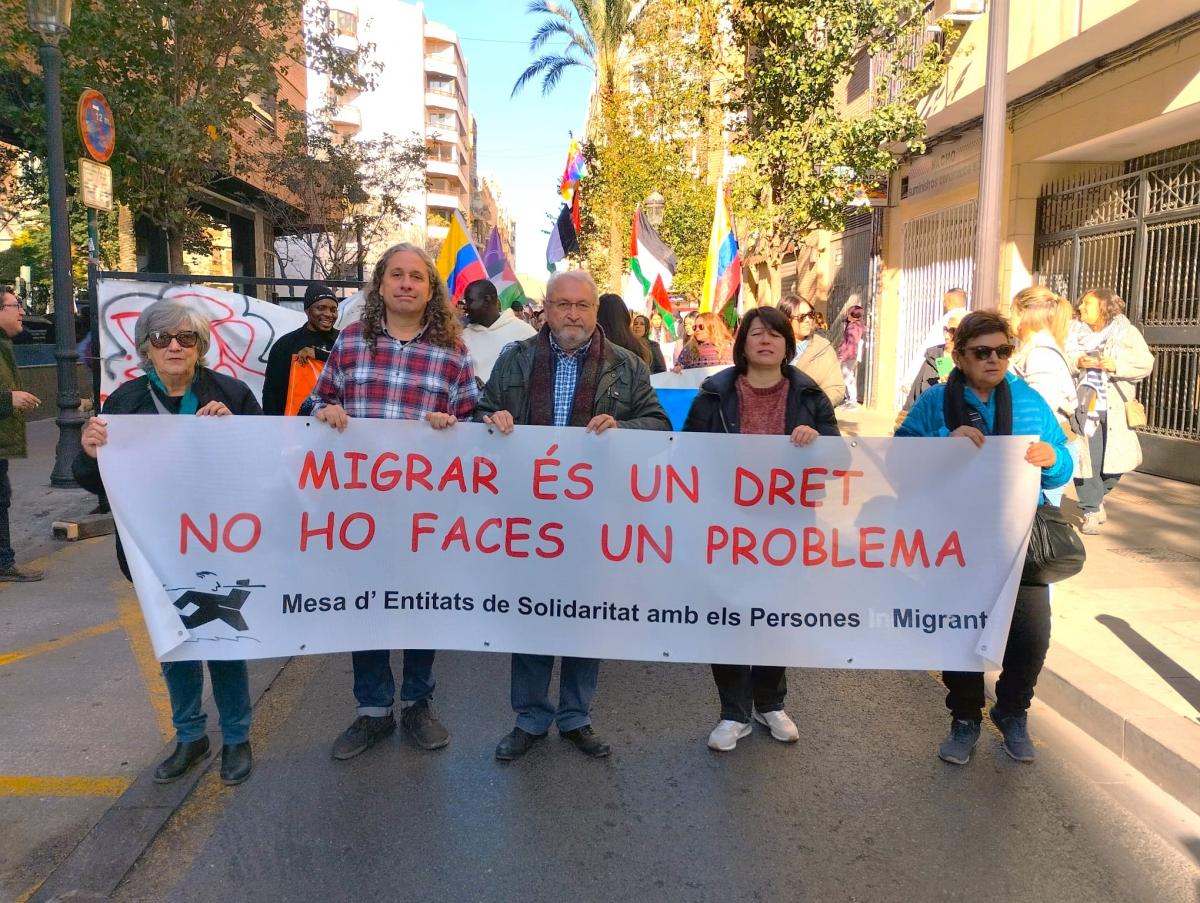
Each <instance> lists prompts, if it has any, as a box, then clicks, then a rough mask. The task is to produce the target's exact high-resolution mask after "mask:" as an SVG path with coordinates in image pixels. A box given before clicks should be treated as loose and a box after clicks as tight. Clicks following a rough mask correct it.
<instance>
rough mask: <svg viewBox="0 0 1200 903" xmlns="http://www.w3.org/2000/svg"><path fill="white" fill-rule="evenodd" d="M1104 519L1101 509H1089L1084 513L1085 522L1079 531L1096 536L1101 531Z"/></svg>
mask: <svg viewBox="0 0 1200 903" xmlns="http://www.w3.org/2000/svg"><path fill="white" fill-rule="evenodd" d="M1102 523H1104V520H1103V518H1102V516H1101V514H1100V512H1099V511H1088V512H1086V513H1085V514H1084V515H1083V524H1082V525H1081V526H1080V527H1079V532H1080V533H1083V534H1085V535H1087V536H1095V535H1096V534H1097V533H1099V532H1100V525H1101V524H1102Z"/></svg>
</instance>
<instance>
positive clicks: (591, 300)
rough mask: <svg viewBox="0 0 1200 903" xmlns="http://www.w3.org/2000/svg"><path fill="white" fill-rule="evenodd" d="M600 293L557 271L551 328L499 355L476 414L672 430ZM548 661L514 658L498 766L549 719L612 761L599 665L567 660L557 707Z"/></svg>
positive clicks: (503, 419)
mask: <svg viewBox="0 0 1200 903" xmlns="http://www.w3.org/2000/svg"><path fill="white" fill-rule="evenodd" d="M599 306H600V304H599V296H598V293H597V291H596V283H595V282H593V281H592V277H591V276H589V275H588V274H587V273H585V272H582V271H580V270H572V271H569V272H564V273H556V274H554V275H553V276H551V277H550V281H549V283H547V285H546V325H545V326H544V327H542V330H541V332H539V333H538V334H537V335H535V336H533V337H532V338H529V339H525V340H524V341H521V342H514V343H513V344H511V345H509V346H508V347H507V348H505V349H504V351H502V352H501V353H500V357H499V359H498V360H497V361H496V365H495V367H493V368H492V375H491V377H490V378H489V379H488V382H487V386H486V387H485V388H484V394H483V399H482V400H481V401H480V402H479V405H478V407H477V408H476V410H475V413H476V417H477V418H480V419H482V420H483V421H484V422H485V423H488V424H491V425H492V426H494V427H496V429H498V430H499V431H500V432H502V433H511V432H512V430H513V427H514V425H516V424H533V425H539V426H560V427H563V426H575V427H583V428H585V429H586V430H587V431H588V432H589V433H603V432H604V431H605V430H609V429H613V428H621V429H635V430H669V429H670V428H671V422H670V420H668V419H667V415H666V414H665V413H664V412H663V409H662V405H660V404H659V402H658V397H657V396H656V395H655V393H654V389H653V388H652V387H651V386H650V371H649V370H647V369H646V365H645V364H644V363H643V362H642V360H641V359H640V358H638V357H635V356H634V355H633V354H631V353H630V352H628V351H626V350H625V349H624V348H619V347H617V346H616V345H614V344H613V343H612V342H610V341H608V340H607V339H606V338H605V337H604V332H603V331H602V330H601V329H600V328H599V327H597V325H596V315H597V312H598V310H599ZM553 670H554V656H552V655H522V654H516V655H513V657H512V689H511V698H512V707H513V710H514V711H515V712H516V713H517V723H516V726H515V727H514V728H513V729H512V731H511V732H510V733H508V734H506V735H505V736H504V738H503V739H501V741H500V743H499V745H498V746H497V747H496V758H497V759H500V760H501V761H512V760H513V759H519V758H520V757H521V756H523V755H525V753H527V752H529V750H530V748H531V747H532V746H533V744H534V743H536V742H537V741H538V740H540V739H542V738H543V737H545V736H546V734H547V732H548V731H549V730H550V724H551V722H557V724H558V732H559V734H560V735H561V736H562V737H564V738H566V739H567V740H570V741H571V742H572V743H573V744H574V745H575V746H576V748H578V749H579V750H580V751H581V752H583V753H584V754H585V755H589V756H593V757H601V756H607V755H608V754H609V751H610V748H609V745H608V744H607V743H605V742H603V741H602V740H601V739H600V738H599V737H598V736H597V735H596V733H595V731H593V730H592V724H591V721H592V719H591V707H592V697H593V696H594V695H595V693H596V684H597V681H598V679H599V676H600V662H599V661H598V660H596V659H591V658H571V657H566V656H564V657H563V660H562V667H561V669H560V673H559V704H558V705H557V706H555V705H553V704H552V703H551V702H550V696H549V691H550V673H551V671H553Z"/></svg>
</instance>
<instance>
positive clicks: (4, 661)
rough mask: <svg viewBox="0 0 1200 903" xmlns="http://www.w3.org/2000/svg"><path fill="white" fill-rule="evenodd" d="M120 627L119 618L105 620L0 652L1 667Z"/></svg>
mask: <svg viewBox="0 0 1200 903" xmlns="http://www.w3.org/2000/svg"><path fill="white" fill-rule="evenodd" d="M120 627H121V622H120V621H119V620H118V621H105V622H104V623H103V624H96V625H95V626H93V627H85V628H83V630H77V631H75V632H74V633H68V634H67V635H66V636H62V637H59V638H58V639H56V640H47V641H46V642H45V643H37V644H35V645H33V646H26V647H25V648H24V649H17V650H14V651H13V652H5V653H3V654H0V668H2V667H4V666H5V665H11V664H12V663H13V662H19V661H21V660H22V659H26V658H31V657H32V656H35V655H41V654H42V653H44V652H54V651H55V650H57V649H62V648H63V647H64V646H70V645H71V644H72V643H78V642H79V641H80V640H86V639H88V638H89V637H94V636H101V635H103V634H106V633H111V632H112V631H114V630H118V629H120Z"/></svg>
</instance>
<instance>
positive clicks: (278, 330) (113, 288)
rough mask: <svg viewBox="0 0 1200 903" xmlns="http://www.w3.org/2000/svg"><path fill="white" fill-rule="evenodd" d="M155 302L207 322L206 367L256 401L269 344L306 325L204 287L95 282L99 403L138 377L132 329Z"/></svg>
mask: <svg viewBox="0 0 1200 903" xmlns="http://www.w3.org/2000/svg"><path fill="white" fill-rule="evenodd" d="M161 298H173V299H175V300H177V301H182V302H184V303H185V304H188V305H190V306H192V307H195V308H196V309H197V310H198V311H200V312H201V313H202V314H204V315H205V316H206V317H208V319H209V321H210V322H211V323H212V345H211V347H210V348H209V351H208V366H209V367H210V368H211V369H213V370H216V371H217V372H218V373H224V374H225V375H226V376H232V377H234V378H235V379H240V380H241V381H242V382H244V383H245V384H246V385H248V386H249V387H250V389H251V390H252V391H253V392H254V396H255V397H256V398H258V399H259V400H261V399H262V387H263V377H264V376H265V375H266V372H267V354H268V352H269V351H270V348H271V343H272V342H274V341H275V339H277V338H278V337H279V336H281V335H284V334H285V333H288V332H292V331H293V330H295V329H299V328H300V327H301V326H303V325H304V323H305V321H306V320H305V316H304V314H302V313H300V312H299V311H295V310H288V309H287V308H285V307H279V306H278V305H276V304H270V303H268V302H266V301H259V300H258V299H257V298H251V297H249V296H248V295H239V294H236V293H235V292H225V291H221V290H220V289H216V288H209V287H208V286H206V285H170V284H168V283H161V282H129V281H125V280H120V279H104V280H101V281H100V283H99V285H98V287H97V299H98V306H99V316H100V361H101V367H100V399H101V401H103V400H104V399H106V398H108V396H109V395H111V394H112V392H113V390H114V389H116V388H117V386H119V385H121V384H122V383H126V382H128V381H129V380H131V379H136V378H137V377H139V376H141V375H142V371H141V368H140V367H139V366H138V354H137V346H136V345H135V344H134V340H133V330H134V325H135V324H136V323H137V318H138V317H139V316H140V315H141V313H142V311H143V310H145V309H146V308H147V307H149V306H150V305H151V304H153V303H154V302H155V301H158V300H159V299H161Z"/></svg>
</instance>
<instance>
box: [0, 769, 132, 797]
mask: <svg viewBox="0 0 1200 903" xmlns="http://www.w3.org/2000/svg"><path fill="white" fill-rule="evenodd" d="M131 783H132V781H131V779H129V778H111V777H110V778H95V777H89V776H87V775H50V776H43V775H36V774H0V796H110V797H116V796H120V795H121V794H122V793H124V792H125V791H126V790H127V789H128V788H129V785H130V784H131Z"/></svg>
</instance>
